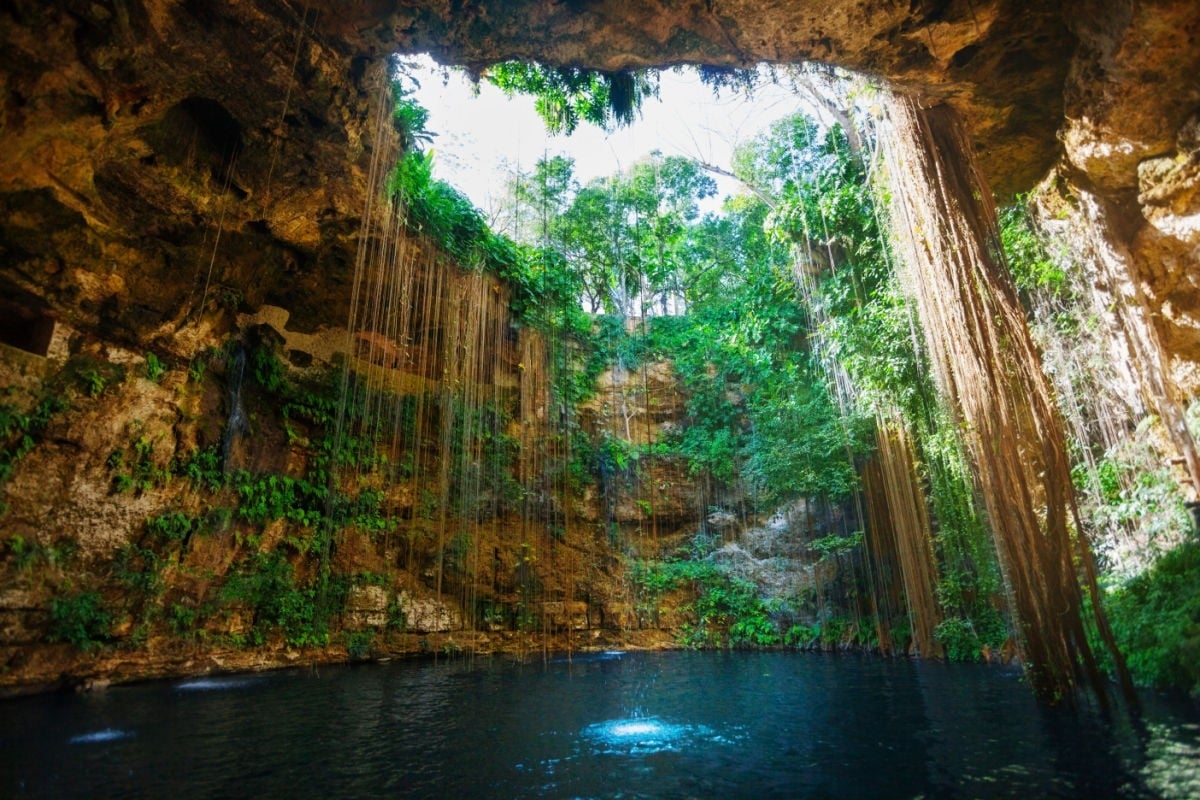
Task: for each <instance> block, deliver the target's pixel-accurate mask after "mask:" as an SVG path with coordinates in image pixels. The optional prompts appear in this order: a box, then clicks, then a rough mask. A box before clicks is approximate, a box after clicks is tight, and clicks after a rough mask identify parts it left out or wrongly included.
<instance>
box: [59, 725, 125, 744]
mask: <svg viewBox="0 0 1200 800" xmlns="http://www.w3.org/2000/svg"><path fill="white" fill-rule="evenodd" d="M131 736H133V733H131V732H130V731H122V730H117V729H116V728H105V729H104V730H102V731H90V732H89V733H81V734H79V735H78V736H72V737H71V738H70V740H69V741H70V743H71V744H95V743H97V742H115V741H117V740H118V739H128V738H129V737H131Z"/></svg>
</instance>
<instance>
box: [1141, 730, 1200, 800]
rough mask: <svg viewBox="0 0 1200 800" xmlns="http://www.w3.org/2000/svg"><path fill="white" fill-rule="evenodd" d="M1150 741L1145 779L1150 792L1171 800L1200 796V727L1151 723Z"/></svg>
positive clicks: (1189, 799) (1192, 798) (1144, 771)
mask: <svg viewBox="0 0 1200 800" xmlns="http://www.w3.org/2000/svg"><path fill="white" fill-rule="evenodd" d="M1146 729H1147V731H1148V732H1149V737H1150V742H1149V744H1148V745H1147V747H1146V764H1145V766H1143V767H1142V777H1143V778H1144V779H1145V781H1146V785H1147V786H1148V787H1150V789H1151V790H1152V791H1154V792H1156V793H1158V794H1159V795H1161V796H1162V797H1165V798H1170V800H1195V798H1198V797H1200V725H1197V724H1195V723H1184V724H1177V725H1170V724H1163V723H1153V722H1152V723H1150V724H1149V725H1147V726H1146Z"/></svg>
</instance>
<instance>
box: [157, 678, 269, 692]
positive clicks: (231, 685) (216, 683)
mask: <svg viewBox="0 0 1200 800" xmlns="http://www.w3.org/2000/svg"><path fill="white" fill-rule="evenodd" d="M252 683H254V679H252V678H199V679H197V680H193V681H184V682H183V683H179V684H176V685H175V690H176V691H178V692H217V691H221V690H223V689H240V688H242V687H243V686H249V685H250V684H252Z"/></svg>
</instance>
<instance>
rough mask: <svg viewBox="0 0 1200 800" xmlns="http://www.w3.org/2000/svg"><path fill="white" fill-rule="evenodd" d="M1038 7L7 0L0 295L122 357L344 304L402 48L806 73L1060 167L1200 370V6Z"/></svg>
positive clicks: (1001, 158) (1031, 177) (989, 146)
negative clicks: (958, 122)
mask: <svg viewBox="0 0 1200 800" xmlns="http://www.w3.org/2000/svg"><path fill="white" fill-rule="evenodd" d="M1036 6H1037V7H1036V8H1033V7H1032V6H1031V4H1028V3H1024V4H1022V3H1015V2H1005V1H1004V0H992V2H982V3H981V2H966V0H961V2H921V3H912V4H908V5H905V4H895V3H889V2H850V1H849V0H845V2H836V3H832V4H831V3H822V4H819V7H818V6H817V5H814V4H807V3H772V2H766V3H764V2H749V0H730V1H728V2H721V3H711V2H705V3H701V2H688V3H673V4H659V3H648V4H634V5H631V4H628V3H622V2H616V1H615V0H612V1H611V2H607V1H603V0H602V1H599V2H590V3H583V4H580V3H547V2H541V1H538V2H534V1H533V0H522V1H516V2H514V1H513V0H505V1H504V2H501V1H500V0H494V1H493V2H480V3H471V4H465V5H464V4H458V3H443V2H404V3H400V2H369V3H356V4H352V5H350V6H346V4H343V3H320V2H318V3H309V4H307V5H305V6H303V7H302V8H293V7H292V6H290V5H289V4H286V3H277V2H270V1H269V0H258V1H257V2H249V1H241V0H239V1H238V2H224V3H169V2H163V1H162V0H139V1H138V2H111V3H105V2H95V3H93V2H87V3H84V2H78V3H73V2H67V3H55V4H51V5H49V6H48V5H46V4H37V3H30V2H16V3H13V4H10V5H9V6H8V7H7V10H6V11H5V12H0V36H2V37H3V40H4V42H5V48H4V55H3V56H0V74H3V75H4V77H5V98H4V103H3V110H2V111H0V114H2V116H0V127H2V129H3V146H2V147H0V206H2V210H3V214H2V215H0V219H2V220H3V223H2V224H3V230H2V232H0V242H2V243H3V255H4V270H3V275H2V276H0V278H2V280H3V281H4V284H5V287H6V289H7V291H6V294H14V293H16V292H17V291H18V290H21V291H23V292H25V294H22V295H21V296H22V298H23V301H22V304H23V305H33V306H39V307H40V306H49V307H50V308H51V309H52V310H53V314H54V316H55V317H56V318H59V319H62V320H64V321H68V322H71V323H73V324H77V325H78V326H79V327H83V328H88V329H97V328H100V327H103V329H104V331H105V335H106V336H116V337H121V338H125V339H127V340H143V341H144V340H147V339H151V338H155V337H157V338H160V339H161V340H162V342H163V345H164V346H171V345H172V344H173V342H174V340H175V339H176V338H177V336H176V335H174V333H173V332H174V330H175V329H176V328H177V327H178V326H179V324H180V323H181V322H182V321H184V320H185V319H187V314H188V313H189V312H193V313H194V312H195V310H196V309H197V307H198V305H199V304H200V303H201V302H205V303H212V302H213V298H214V297H217V298H222V299H224V300H225V301H227V302H229V303H231V304H236V303H238V302H241V303H244V304H245V305H246V306H248V307H250V308H255V307H257V306H259V305H261V304H263V303H270V304H273V305H279V306H282V307H285V308H288V309H289V310H290V311H291V314H292V320H293V324H294V325H296V326H297V327H298V328H302V329H311V328H312V327H313V326H315V325H316V324H318V323H320V322H324V321H327V320H328V319H330V317H331V316H332V317H333V318H338V314H339V312H340V311H341V310H342V308H343V307H342V306H339V305H338V303H339V302H344V299H342V300H339V298H340V297H342V296H343V295H344V293H345V291H346V289H345V284H346V281H347V268H348V265H349V264H351V263H352V260H353V237H354V234H355V232H356V230H357V223H358V217H359V215H360V214H361V208H362V198H363V191H364V180H365V177H366V171H367V170H368V167H369V159H370V149H371V147H373V146H374V145H373V142H374V139H375V137H374V135H373V132H371V131H368V130H367V128H368V125H369V122H368V118H369V116H370V110H371V108H372V105H373V104H375V103H377V102H378V101H379V100H380V99H381V97H382V95H380V94H379V93H378V89H379V88H380V87H379V81H380V78H381V77H382V75H383V73H384V71H385V68H384V63H385V60H386V57H387V55H388V54H390V53H392V52H397V51H402V52H403V51H409V52H410V51H419V50H430V51H432V52H433V53H434V55H435V56H437V57H439V58H442V59H444V60H446V61H447V62H449V63H458V64H465V65H467V66H469V67H474V68H481V67H483V66H486V65H487V64H489V63H492V62H494V61H497V60H502V59H506V58H538V59H541V60H543V61H548V62H552V63H563V64H583V65H588V66H593V67H597V68H603V69H618V68H625V67H632V66H647V65H650V66H653V65H667V64H674V63H686V62H693V63H706V64H712V65H721V66H742V65H747V64H753V63H757V62H760V61H768V62H794V61H798V60H803V59H814V60H820V61H826V62H830V63H835V64H838V65H841V66H844V67H847V68H850V69H857V70H861V71H864V72H866V73H868V74H872V75H876V76H879V77H880V78H883V79H885V80H888V81H891V82H893V83H894V84H895V85H897V86H898V87H900V88H901V89H903V90H906V91H911V92H914V93H916V94H918V95H920V96H921V97H922V98H925V99H926V100H927V101H928V102H949V103H951V104H953V105H954V106H955V107H956V108H957V109H959V111H960V112H962V113H963V114H964V116H965V117H966V118H967V120H968V123H969V125H970V127H971V129H972V132H973V135H974V138H975V143H976V147H977V149H978V150H979V154H980V160H981V164H982V165H983V167H984V169H985V172H986V174H987V176H988V178H989V180H990V181H991V182H992V184H993V186H994V187H996V188H997V190H998V191H1000V192H1001V193H1002V194H1006V193H1008V192H1011V191H1018V190H1027V189H1029V188H1031V187H1032V186H1033V185H1034V184H1035V183H1036V182H1037V181H1038V180H1039V179H1040V178H1041V176H1042V175H1044V174H1045V172H1046V170H1047V169H1048V168H1049V167H1051V166H1052V165H1053V163H1054V162H1055V160H1056V159H1057V158H1059V157H1060V154H1063V155H1065V160H1064V161H1063V164H1064V168H1065V170H1066V171H1067V173H1068V174H1069V180H1071V181H1073V182H1075V183H1078V184H1079V185H1080V186H1081V187H1082V188H1083V189H1084V190H1085V191H1087V192H1088V193H1094V194H1095V196H1096V202H1097V204H1098V205H1099V206H1101V207H1102V212H1103V214H1104V220H1103V222H1102V226H1103V232H1104V235H1105V237H1106V238H1107V239H1108V240H1110V241H1111V242H1112V243H1113V245H1114V246H1115V247H1117V248H1119V249H1123V250H1127V251H1129V259H1130V261H1131V263H1130V265H1128V268H1127V271H1128V272H1129V275H1130V277H1131V279H1132V278H1136V279H1137V280H1139V281H1141V282H1143V283H1145V284H1146V286H1145V288H1146V292H1147V301H1148V304H1149V305H1150V310H1149V317H1151V318H1157V317H1158V316H1159V314H1160V312H1162V315H1163V319H1162V320H1161V321H1160V322H1159V323H1157V324H1165V326H1166V328H1165V330H1164V331H1163V335H1164V336H1165V338H1166V340H1167V342H1166V346H1167V347H1168V348H1170V349H1171V350H1172V351H1173V352H1174V351H1175V350H1178V351H1181V353H1180V354H1181V355H1183V356H1184V357H1186V358H1188V359H1190V360H1194V353H1193V352H1192V349H1193V348H1194V347H1195V346H1196V342H1195V341H1194V340H1195V338H1196V337H1195V334H1193V333H1191V332H1190V331H1191V330H1192V329H1194V328H1195V324H1194V323H1193V322H1192V320H1191V314H1192V304H1193V302H1194V299H1193V298H1194V297H1195V292H1193V291H1190V289H1191V287H1190V284H1188V279H1187V278H1183V277H1181V276H1184V275H1187V274H1189V273H1191V272H1195V270H1189V269H1188V266H1190V265H1194V264H1195V248H1196V244H1197V243H1196V241H1195V238H1196V236H1197V233H1196V226H1195V224H1194V220H1192V217H1193V216H1194V213H1195V212H1194V210H1193V209H1192V205H1194V202H1193V200H1194V197H1193V194H1194V192H1192V191H1191V188H1189V187H1192V186H1193V184H1194V183H1195V175H1196V167H1195V164H1194V163H1193V162H1194V158H1193V157H1192V154H1193V153H1194V150H1195V147H1194V144H1193V143H1192V141H1191V140H1192V138H1194V136H1193V135H1191V134H1189V133H1188V131H1189V130H1191V128H1189V127H1187V126H1186V125H1185V122H1186V121H1187V120H1188V119H1189V118H1191V116H1192V115H1193V114H1194V113H1195V111H1196V109H1197V106H1198V105H1200V89H1198V88H1197V86H1196V83H1195V81H1194V75H1195V71H1196V69H1197V68H1198V67H1200V55H1197V53H1198V52H1200V48H1197V47H1196V46H1195V42H1196V35H1197V25H1198V24H1200V23H1198V20H1197V17H1198V16H1200V12H1197V10H1196V8H1195V6H1194V4H1192V3H1187V2H1172V3H1152V4H1141V5H1139V6H1138V7H1137V8H1136V9H1132V8H1131V7H1127V6H1126V4H1123V3H1117V2H1105V1H1102V0H1096V2H1092V3H1088V4H1086V5H1085V6H1082V7H1081V6H1080V5H1079V4H1069V5H1067V6H1064V7H1062V8H1060V7H1058V5H1057V4H1054V3H1045V4H1036ZM1056 135H1057V136H1058V137H1059V138H1060V139H1061V142H1062V144H1061V145H1060V144H1059V142H1057V141H1056V138H1055V137H1056ZM1139 165H1141V166H1139ZM1097 213H1100V212H1097ZM1092 216H1093V217H1095V216H1096V214H1093V215H1092ZM218 238H219V240H220V241H218ZM1160 265H1161V266H1160ZM1181 281H1182V283H1181ZM206 287H207V289H208V291H207V292H206V291H205V288H206ZM339 287H340V288H339ZM331 303H332V305H331Z"/></svg>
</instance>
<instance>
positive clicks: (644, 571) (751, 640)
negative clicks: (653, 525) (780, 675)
mask: <svg viewBox="0 0 1200 800" xmlns="http://www.w3.org/2000/svg"><path fill="white" fill-rule="evenodd" d="M633 581H634V585H635V586H637V587H638V590H639V592H640V594H641V596H642V607H643V608H645V609H647V610H649V611H652V612H653V611H656V609H657V604H658V600H659V598H660V597H662V595H664V594H666V593H668V592H672V591H675V590H677V589H680V588H684V587H690V588H691V589H692V591H694V592H695V595H696V599H695V602H694V603H693V604H692V606H691V611H692V613H693V614H694V616H695V624H694V625H687V626H685V627H684V628H683V629H682V630H681V633H680V637H679V638H680V643H681V644H683V645H684V646H686V647H693V648H696V647H733V648H761V647H775V646H778V645H780V644H782V643H783V642H784V637H783V635H782V634H781V633H780V630H779V625H778V624H777V623H776V621H775V619H774V618H773V614H772V611H771V609H769V608H768V607H767V605H766V603H764V602H763V600H762V598H761V597H759V595H758V587H757V586H755V585H754V584H753V583H751V582H750V581H747V580H745V579H742V578H737V577H733V576H731V575H729V574H727V573H726V572H725V571H724V570H722V569H721V568H720V567H718V566H717V565H715V564H713V563H712V562H711V561H696V560H683V561H666V562H662V563H650V564H647V563H638V564H636V565H635V566H634V569H633Z"/></svg>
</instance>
